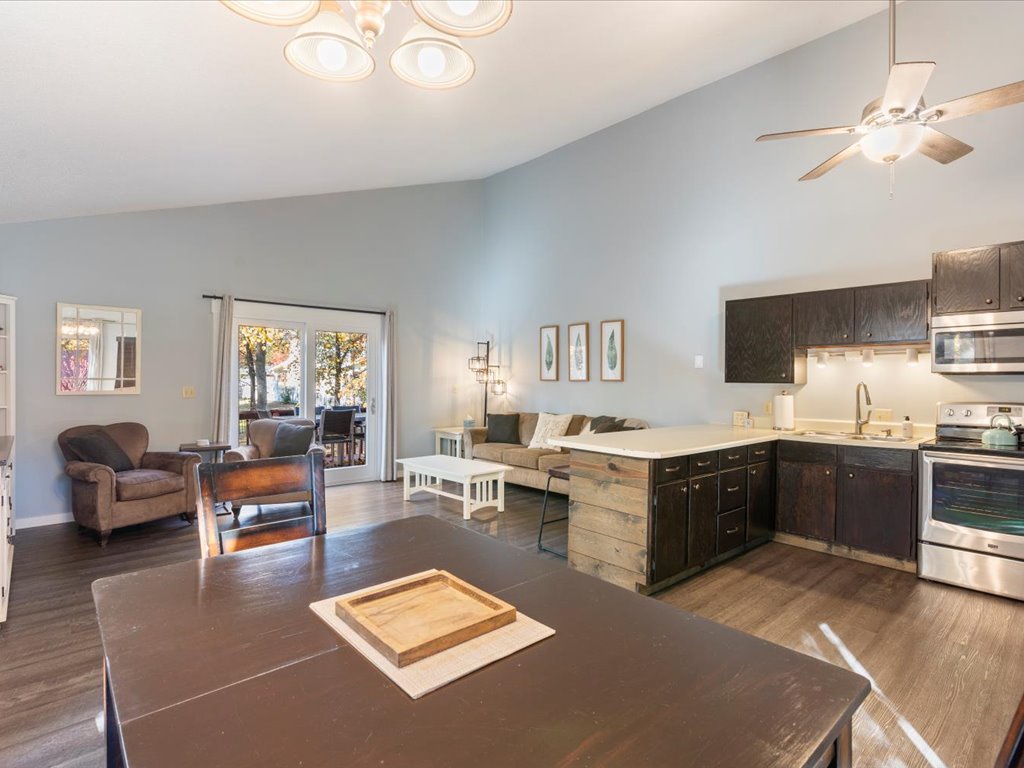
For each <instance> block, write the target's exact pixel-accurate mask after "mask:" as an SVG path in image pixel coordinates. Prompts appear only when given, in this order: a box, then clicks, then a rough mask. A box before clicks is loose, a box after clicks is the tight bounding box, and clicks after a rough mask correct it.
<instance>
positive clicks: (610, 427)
mask: <svg viewBox="0 0 1024 768" xmlns="http://www.w3.org/2000/svg"><path fill="white" fill-rule="evenodd" d="M632 429H633V428H632V427H627V426H626V420H625V419H612V420H611V421H606V422H604V423H603V424H598V425H597V427H596V428H594V429H592V430H591V432H593V433H594V434H595V435H603V434H606V433H608V432H631V431H632Z"/></svg>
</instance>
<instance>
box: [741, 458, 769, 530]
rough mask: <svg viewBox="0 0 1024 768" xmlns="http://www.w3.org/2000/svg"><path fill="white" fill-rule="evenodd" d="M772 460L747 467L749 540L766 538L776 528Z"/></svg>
mask: <svg viewBox="0 0 1024 768" xmlns="http://www.w3.org/2000/svg"><path fill="white" fill-rule="evenodd" d="M772 469H773V465H772V463H771V462H768V461H762V462H759V463H757V464H751V465H750V466H749V467H747V541H748V542H749V541H757V540H758V539H765V538H767V537H768V536H770V535H771V533H772V531H774V530H775V499H774V496H775V489H774V474H775V473H774V472H773V471H772Z"/></svg>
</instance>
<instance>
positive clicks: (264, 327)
mask: <svg viewBox="0 0 1024 768" xmlns="http://www.w3.org/2000/svg"><path fill="white" fill-rule="evenodd" d="M235 339H236V341H237V350H236V351H237V354H236V355H235V356H234V360H235V372H236V375H235V376H234V378H233V380H234V382H235V385H234V388H233V390H234V391H233V397H232V403H233V408H234V418H233V420H232V423H233V424H234V425H235V432H236V434H235V438H236V440H237V443H238V444H244V443H246V442H247V425H248V423H249V422H250V421H252V420H253V419H257V418H289V417H299V418H306V419H310V420H311V421H313V422H314V423H315V424H316V426H317V440H318V442H320V443H321V444H322V445H323V446H324V451H325V459H326V461H325V474H326V477H325V479H326V481H327V483H328V485H336V484H339V483H347V482H361V481H366V480H375V479H377V478H378V477H379V475H380V471H379V467H380V452H381V451H380V437H381V432H380V420H379V419H378V416H377V415H378V402H379V400H380V386H381V382H380V361H381V353H380V352H381V350H380V345H381V318H380V317H379V316H378V315H373V314H362V313H354V312H338V311H333V310H323V309H307V308H303V307H282V306H277V305H270V304H256V303H250V302H246V303H239V304H237V305H236V317H235Z"/></svg>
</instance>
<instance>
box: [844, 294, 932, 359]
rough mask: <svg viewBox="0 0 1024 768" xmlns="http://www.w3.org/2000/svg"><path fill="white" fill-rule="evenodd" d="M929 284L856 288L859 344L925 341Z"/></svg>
mask: <svg viewBox="0 0 1024 768" xmlns="http://www.w3.org/2000/svg"><path fill="white" fill-rule="evenodd" d="M928 291H929V287H928V281H927V280H915V281H912V282H908V283H888V284H886V285H870V286H866V287H864V288H857V289H856V291H855V294H856V309H855V314H856V334H855V339H856V342H857V343H858V344H899V343H904V342H914V341H921V342H923V341H928Z"/></svg>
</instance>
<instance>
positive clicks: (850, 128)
mask: <svg viewBox="0 0 1024 768" xmlns="http://www.w3.org/2000/svg"><path fill="white" fill-rule="evenodd" d="M856 132H857V126H855V125H844V126H841V127H838V128H811V129H810V130H807V131H785V132H784V133H766V134H765V135H764V136H758V137H757V139H755V141H774V140H775V139H799V138H800V137H802V136H831V135H833V134H838V133H856Z"/></svg>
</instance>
